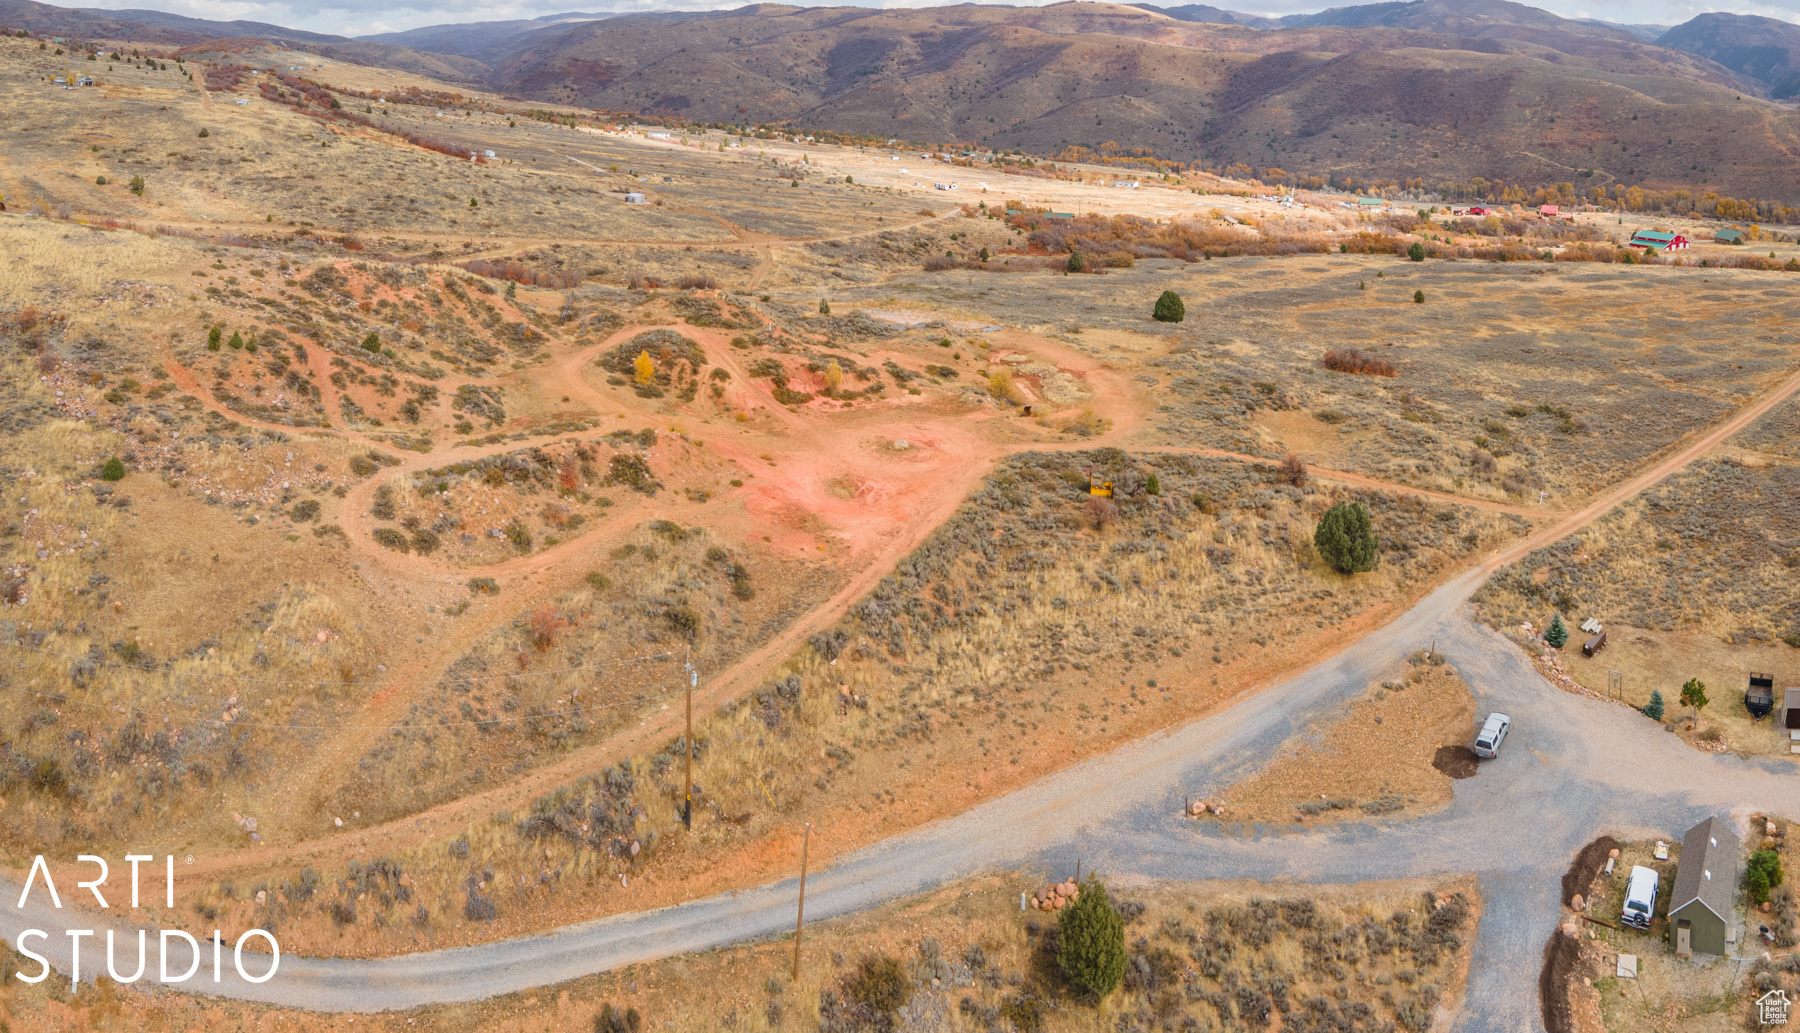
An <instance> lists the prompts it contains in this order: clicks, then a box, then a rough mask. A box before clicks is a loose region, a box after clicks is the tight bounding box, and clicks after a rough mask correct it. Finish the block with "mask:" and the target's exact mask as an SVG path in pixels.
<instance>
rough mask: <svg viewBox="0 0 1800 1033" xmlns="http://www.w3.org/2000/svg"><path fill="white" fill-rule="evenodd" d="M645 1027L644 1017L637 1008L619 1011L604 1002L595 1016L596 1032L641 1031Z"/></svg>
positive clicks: (632, 1032) (624, 1032)
mask: <svg viewBox="0 0 1800 1033" xmlns="http://www.w3.org/2000/svg"><path fill="white" fill-rule="evenodd" d="M643 1028H644V1017H643V1016H641V1015H639V1014H638V1010H637V1009H636V1008H626V1009H625V1010H624V1011H618V1010H616V1009H614V1008H613V1006H612V1005H611V1004H602V1005H601V1006H600V1011H599V1013H598V1014H596V1015H595V1016H594V1033H640V1031H641V1030H642V1029H643Z"/></svg>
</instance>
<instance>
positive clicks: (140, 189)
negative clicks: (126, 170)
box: [131, 176, 144, 197]
mask: <svg viewBox="0 0 1800 1033" xmlns="http://www.w3.org/2000/svg"><path fill="white" fill-rule="evenodd" d="M131 192H132V193H134V194H136V195H138V196H139V197H143V196H144V177H142V176H133V177H131Z"/></svg>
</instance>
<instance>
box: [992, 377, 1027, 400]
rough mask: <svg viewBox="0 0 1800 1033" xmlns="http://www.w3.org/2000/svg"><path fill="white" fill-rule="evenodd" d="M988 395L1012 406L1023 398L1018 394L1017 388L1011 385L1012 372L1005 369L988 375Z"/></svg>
mask: <svg viewBox="0 0 1800 1033" xmlns="http://www.w3.org/2000/svg"><path fill="white" fill-rule="evenodd" d="M988 394H991V395H993V396H994V397H995V398H998V399H1001V400H1002V401H1007V402H1012V403H1014V404H1017V403H1018V402H1021V401H1023V400H1024V398H1025V396H1024V395H1023V394H1021V393H1020V392H1019V386H1018V385H1017V384H1015V383H1013V375H1012V370H1010V369H1005V368H1001V369H996V370H994V371H993V372H991V373H989V374H988Z"/></svg>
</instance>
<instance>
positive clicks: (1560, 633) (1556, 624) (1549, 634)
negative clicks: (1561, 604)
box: [1544, 613, 1569, 649]
mask: <svg viewBox="0 0 1800 1033" xmlns="http://www.w3.org/2000/svg"><path fill="white" fill-rule="evenodd" d="M1544 641H1545V642H1548V643H1550V644H1551V645H1552V646H1555V647H1556V648H1558V649H1561V648H1562V647H1563V646H1564V645H1566V644H1568V641H1569V626H1568V625H1567V624H1564V623H1563V619H1562V614H1560V613H1559V614H1557V615H1555V616H1554V617H1551V618H1550V626H1549V627H1548V628H1545V629H1544Z"/></svg>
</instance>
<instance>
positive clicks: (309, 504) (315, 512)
mask: <svg viewBox="0 0 1800 1033" xmlns="http://www.w3.org/2000/svg"><path fill="white" fill-rule="evenodd" d="M288 516H289V517H290V518H292V519H293V521H294V522H295V523H296V524H304V523H306V522H307V521H308V520H317V519H318V517H319V501H318V500H317V499H301V500H300V501H299V502H296V503H294V508H293V509H291V510H289V511H288Z"/></svg>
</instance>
